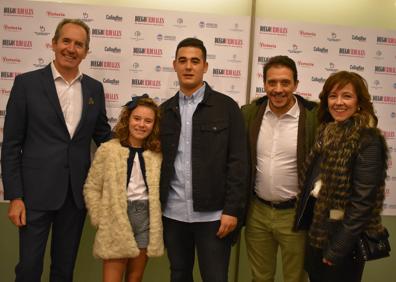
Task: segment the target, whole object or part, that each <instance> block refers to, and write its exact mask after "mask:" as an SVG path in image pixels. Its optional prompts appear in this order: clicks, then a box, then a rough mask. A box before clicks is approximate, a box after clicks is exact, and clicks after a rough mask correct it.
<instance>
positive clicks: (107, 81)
mask: <svg viewBox="0 0 396 282" xmlns="http://www.w3.org/2000/svg"><path fill="white" fill-rule="evenodd" d="M102 82H103V84H111V85H114V86H118V85H119V84H120V81H119V80H118V79H116V78H103V79H102Z"/></svg>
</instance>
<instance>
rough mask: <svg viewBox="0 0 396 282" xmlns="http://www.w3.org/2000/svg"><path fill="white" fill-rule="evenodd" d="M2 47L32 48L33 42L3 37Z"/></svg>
mask: <svg viewBox="0 0 396 282" xmlns="http://www.w3.org/2000/svg"><path fill="white" fill-rule="evenodd" d="M2 47H3V48H13V49H32V47H33V44H32V41H31V40H17V39H3V40H2Z"/></svg>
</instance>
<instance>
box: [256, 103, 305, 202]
mask: <svg viewBox="0 0 396 282" xmlns="http://www.w3.org/2000/svg"><path fill="white" fill-rule="evenodd" d="M299 115H300V109H299V107H298V103H297V101H296V102H295V103H294V105H293V107H292V108H291V109H290V110H289V111H288V112H287V113H285V114H283V115H281V116H280V117H277V116H276V115H275V113H273V112H272V111H271V109H270V106H269V105H268V106H267V107H266V110H265V113H264V115H263V120H262V123H261V127H260V132H259V136H258V140H257V166H256V184H255V192H256V194H257V196H258V197H260V198H262V199H264V200H267V201H287V200H290V199H291V198H295V197H296V195H297V193H298V176H297V134H298V119H299Z"/></svg>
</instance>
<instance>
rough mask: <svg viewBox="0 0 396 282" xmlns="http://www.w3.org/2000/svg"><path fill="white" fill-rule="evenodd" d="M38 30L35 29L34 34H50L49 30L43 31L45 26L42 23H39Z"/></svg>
mask: <svg viewBox="0 0 396 282" xmlns="http://www.w3.org/2000/svg"><path fill="white" fill-rule="evenodd" d="M39 30H40V31H35V32H34V34H36V35H39V36H47V35H49V34H50V32H46V31H45V26H43V25H40V27H39Z"/></svg>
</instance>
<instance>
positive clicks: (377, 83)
mask: <svg viewBox="0 0 396 282" xmlns="http://www.w3.org/2000/svg"><path fill="white" fill-rule="evenodd" d="M371 88H372V89H375V90H378V89H382V86H381V82H380V81H379V80H378V79H376V80H374V81H373V84H372V85H371Z"/></svg>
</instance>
